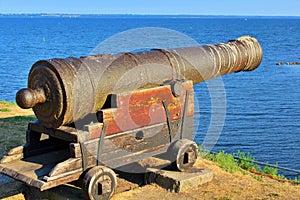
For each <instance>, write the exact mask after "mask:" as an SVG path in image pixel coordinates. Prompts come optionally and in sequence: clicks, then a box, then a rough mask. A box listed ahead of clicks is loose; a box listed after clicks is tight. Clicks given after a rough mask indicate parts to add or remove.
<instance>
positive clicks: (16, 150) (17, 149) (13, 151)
mask: <svg viewBox="0 0 300 200" xmlns="http://www.w3.org/2000/svg"><path fill="white" fill-rule="evenodd" d="M23 150H24V145H21V146H17V147H15V148H12V149H11V150H9V151H8V153H7V155H8V156H12V155H18V154H22V153H23Z"/></svg>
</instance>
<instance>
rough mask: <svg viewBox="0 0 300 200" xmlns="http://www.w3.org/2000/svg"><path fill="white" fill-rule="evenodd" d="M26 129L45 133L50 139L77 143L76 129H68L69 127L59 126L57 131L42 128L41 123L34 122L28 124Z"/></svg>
mask: <svg viewBox="0 0 300 200" xmlns="http://www.w3.org/2000/svg"><path fill="white" fill-rule="evenodd" d="M28 129H29V130H32V131H36V132H39V133H45V134H47V135H50V136H52V137H55V138H58V139H61V140H65V141H68V142H78V141H79V138H78V134H77V130H76V128H73V127H69V126H61V127H59V128H57V129H52V128H46V127H45V126H43V124H42V123H40V122H39V121H38V120H36V121H33V122H30V123H29V124H28Z"/></svg>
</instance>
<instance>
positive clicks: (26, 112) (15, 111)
mask: <svg viewBox="0 0 300 200" xmlns="http://www.w3.org/2000/svg"><path fill="white" fill-rule="evenodd" d="M1 109H8V110H7V111H5V112H3V111H0V118H8V117H15V116H30V115H34V113H33V111H32V109H22V108H19V107H18V106H17V105H14V104H8V103H0V110H1Z"/></svg>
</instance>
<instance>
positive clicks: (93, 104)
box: [16, 36, 262, 128]
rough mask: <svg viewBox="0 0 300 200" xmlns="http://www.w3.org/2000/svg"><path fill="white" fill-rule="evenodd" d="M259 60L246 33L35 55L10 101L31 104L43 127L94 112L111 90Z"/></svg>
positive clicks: (250, 66) (245, 66)
mask: <svg viewBox="0 0 300 200" xmlns="http://www.w3.org/2000/svg"><path fill="white" fill-rule="evenodd" d="M261 61H262V48H261V46H260V44H259V42H258V41H257V40H256V39H255V38H253V37H250V36H243V37H240V38H238V39H236V40H232V41H229V42H227V43H220V44H216V45H204V46H196V47H187V48H176V49H168V50H165V49H153V50H151V51H145V52H138V53H120V54H117V55H109V54H99V55H95V56H86V57H81V58H73V57H70V58H64V59H58V58H55V59H50V60H41V61H38V62H36V63H35V64H34V65H33V66H32V68H31V70H30V72H29V76H28V88H25V89H21V90H20V91H18V93H17V94H16V102H17V104H18V105H19V106H20V107H22V108H33V111H34V113H35V115H36V117H37V118H38V119H39V120H40V121H41V122H42V123H43V124H44V125H45V126H46V127H48V128H57V127H59V126H61V125H66V124H70V123H72V122H75V121H76V120H79V119H81V118H83V117H84V116H86V115H87V114H89V113H96V112H97V111H99V110H100V109H101V108H103V107H104V105H105V102H106V100H107V97H108V96H109V95H110V94H112V93H118V92H126V91H131V90H135V89H140V88H146V87H152V86H155V85H156V86H157V85H162V84H164V83H166V82H168V81H172V80H182V79H185V80H192V81H193V83H194V84H196V83H199V82H203V81H205V80H209V79H212V78H214V77H217V76H220V75H224V74H228V73H232V72H239V71H251V70H254V69H256V68H257V67H258V66H259V64H260V63H261Z"/></svg>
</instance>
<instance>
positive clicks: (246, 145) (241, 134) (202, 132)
mask: <svg viewBox="0 0 300 200" xmlns="http://www.w3.org/2000/svg"><path fill="white" fill-rule="evenodd" d="M139 27H162V28H168V29H173V30H176V31H179V32H181V33H183V34H186V35H187V36H189V37H191V38H193V39H194V40H196V41H197V42H199V43H200V44H207V43H210V44H213V43H219V42H225V41H227V40H229V39H235V38H237V37H240V36H242V35H252V36H254V37H256V38H257V39H258V40H259V41H260V42H261V44H262V47H263V50H264V59H263V63H262V65H261V66H260V67H259V68H258V69H257V70H255V71H253V72H250V73H237V74H230V75H226V76H224V77H223V78H222V80H223V82H224V91H222V90H220V91H219V93H218V92H217V93H218V94H217V95H221V96H222V95H223V96H224V95H226V109H227V110H226V113H227V114H226V119H225V125H224V127H223V129H221V134H220V137H219V139H218V142H217V144H216V145H215V146H214V148H213V150H214V151H219V150H221V149H223V150H225V151H226V152H236V151H237V150H238V149H239V150H241V151H244V152H251V153H252V155H253V156H254V157H255V158H256V160H258V161H262V162H266V161H269V162H270V163H275V162H278V164H279V166H283V167H288V168H293V169H297V170H300V87H299V86H300V78H299V76H300V66H282V67H277V66H276V65H275V63H276V62H279V61H300V60H299V57H300V19H299V18H298V19H286V18H285V19H279V18H277V19H268V18H248V19H245V18H229V19H220V18H210V19H208V18H206V19H203V18H171V17H169V18H164V17H139V18H138V17H102V18H0V35H1V37H0V80H1V81H0V99H5V100H8V101H14V96H15V93H16V91H17V90H19V89H20V88H23V87H26V84H27V74H28V71H29V69H30V67H31V65H32V64H33V63H34V62H35V61H37V60H40V59H47V58H53V57H68V56H75V57H78V56H82V55H88V54H89V52H91V51H92V50H93V49H94V48H95V47H96V46H97V45H98V44H99V43H100V42H102V41H103V40H105V39H107V38H108V37H110V36H112V35H114V34H116V33H119V32H121V31H125V30H128V29H133V28H139ZM132 39H133V40H134V37H133V38H132ZM195 90H196V95H197V101H198V104H197V105H198V106H199V108H197V110H199V109H200V113H201V114H200V116H199V112H197V116H196V119H198V120H199V119H200V125H199V126H198V127H197V128H196V141H197V142H198V143H199V144H200V143H202V142H203V140H204V138H205V136H206V133H207V131H208V129H209V125H210V123H217V126H218V121H213V120H211V117H212V114H211V105H212V103H211V99H210V93H209V91H208V89H207V84H206V83H201V84H198V85H196V86H195ZM216 110H218V108H217V109H216ZM216 112H218V111H216ZM221 128H222V127H221ZM214 134H215V137H217V136H218V133H217V132H212V135H214Z"/></svg>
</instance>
